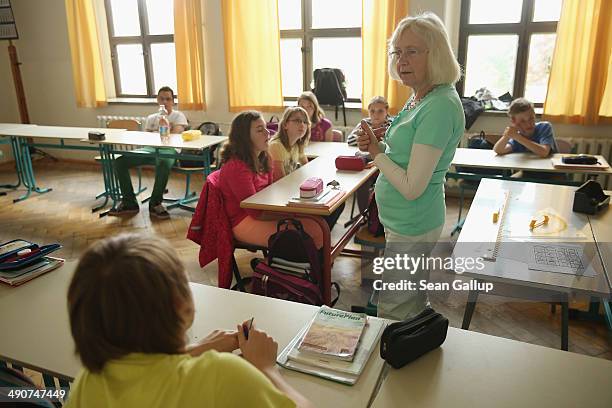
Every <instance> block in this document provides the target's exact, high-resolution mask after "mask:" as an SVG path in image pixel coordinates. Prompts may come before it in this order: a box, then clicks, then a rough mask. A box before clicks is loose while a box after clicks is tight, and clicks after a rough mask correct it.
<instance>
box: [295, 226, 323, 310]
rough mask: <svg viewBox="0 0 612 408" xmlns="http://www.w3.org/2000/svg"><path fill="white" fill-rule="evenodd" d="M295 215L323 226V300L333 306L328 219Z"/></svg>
mask: <svg viewBox="0 0 612 408" xmlns="http://www.w3.org/2000/svg"><path fill="white" fill-rule="evenodd" d="M295 216H297V217H301V218H310V219H312V220H314V221H315V222H316V223H317V224H319V226H320V227H321V231H323V248H322V250H323V265H322V271H321V272H322V275H323V277H322V278H323V302H324V303H325V304H326V305H327V306H331V269H332V262H331V261H332V256H331V255H332V247H331V232H330V231H329V225H327V221H325V220H324V219H323V217H319V216H316V215H306V214H296V215H295Z"/></svg>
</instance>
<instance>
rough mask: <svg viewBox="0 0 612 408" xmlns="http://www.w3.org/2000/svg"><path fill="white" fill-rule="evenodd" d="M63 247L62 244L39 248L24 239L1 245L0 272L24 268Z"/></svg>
mask: <svg viewBox="0 0 612 408" xmlns="http://www.w3.org/2000/svg"><path fill="white" fill-rule="evenodd" d="M61 247H62V246H61V245H60V244H49V245H43V246H38V245H37V244H35V243H33V242H29V241H25V240H23V239H14V240H12V241H8V242H5V243H3V244H0V271H5V270H12V269H18V268H22V267H24V266H27V265H29V264H31V263H33V262H35V261H37V260H39V259H40V258H42V257H43V256H45V255H48V254H50V253H51V252H53V251H56V250H58V249H60V248H61Z"/></svg>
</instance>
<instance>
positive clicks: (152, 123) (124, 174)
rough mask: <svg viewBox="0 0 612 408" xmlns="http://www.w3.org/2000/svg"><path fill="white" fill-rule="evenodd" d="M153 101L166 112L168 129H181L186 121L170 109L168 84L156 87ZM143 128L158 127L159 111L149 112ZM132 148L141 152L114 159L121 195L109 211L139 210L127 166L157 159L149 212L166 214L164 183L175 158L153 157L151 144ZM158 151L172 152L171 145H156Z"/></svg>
mask: <svg viewBox="0 0 612 408" xmlns="http://www.w3.org/2000/svg"><path fill="white" fill-rule="evenodd" d="M157 103H158V104H159V105H164V107H165V108H166V111H167V112H168V122H169V123H170V133H181V132H182V131H184V130H185V127H187V125H188V124H187V118H186V117H185V115H184V114H183V113H182V112H179V111H178V110H175V109H173V107H174V92H173V91H172V89H171V88H169V87H167V86H164V87H162V88H160V89H159V91H158V92H157ZM145 130H146V131H147V132H158V131H159V113H153V114H151V115H149V116H148V117H147V120H146V122H145ZM135 152H138V153H142V154H141V155H138V156H132V155H130V156H121V157H120V158H118V159H117V160H115V162H114V168H115V173H116V174H117V179H118V180H119V187H120V188H121V196H122V197H123V199H122V200H121V203H120V204H119V205H118V206H117V207H115V208H114V209H113V210H111V211H110V212H109V215H123V214H134V213H137V212H138V211H139V210H140V208H139V206H138V201H137V200H136V195H135V194H134V188H133V187H132V180H131V179H130V168H132V167H137V166H141V165H144V164H156V163H157V165H156V167H155V183H154V185H153V191H152V193H151V199H150V200H149V213H150V214H151V216H153V217H156V218H162V219H165V218H169V217H170V215H169V214H168V211H166V208H165V207H164V206H163V205H162V199H163V197H164V190H165V189H166V184H168V178H169V177H170V169H171V168H172V166H173V165H174V160H175V159H171V158H159V159H156V157H155V149H154V148H153V147H143V148H140V149H138V150H135ZM159 152H160V153H162V154H173V153H175V151H174V149H172V148H162V149H159Z"/></svg>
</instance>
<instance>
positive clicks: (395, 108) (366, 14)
mask: <svg viewBox="0 0 612 408" xmlns="http://www.w3.org/2000/svg"><path fill="white" fill-rule="evenodd" d="M408 3H409V1H408V0H363V2H362V10H363V14H362V15H363V17H362V19H363V21H362V28H361V41H362V49H363V54H362V55H363V57H362V58H363V60H362V67H363V79H362V81H363V83H362V90H363V94H362V101H363V105H362V110H363V111H364V112H367V104H368V101H369V100H370V99H372V97H374V96H377V95H382V96H384V97H385V98H387V101H389V110H390V111H391V113H392V114H396V113H397V112H399V111H400V110H401V109H402V107H403V106H404V103H406V100H407V99H408V97H409V96H410V93H411V91H410V89H409V88H408V87H406V86H404V85H402V84H401V83H400V82H397V81H394V80H393V79H391V77H389V73H388V71H387V42H388V40H389V38H391V34H393V31H394V30H395V27H396V26H397V23H399V21H400V20H401V19H402V18H404V17H406V16H407V15H408Z"/></svg>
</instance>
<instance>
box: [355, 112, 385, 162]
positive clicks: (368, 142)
mask: <svg viewBox="0 0 612 408" xmlns="http://www.w3.org/2000/svg"><path fill="white" fill-rule="evenodd" d="M361 129H362V130H363V132H364V133H363V135H360V136H359V138H358V139H357V143H358V145H359V150H363V149H362V145H363V146H364V147H365V150H363V151H367V152H368V153H370V157H372V160H374V158H376V155H378V154H379V153H381V151H380V148H379V147H378V138H377V137H376V135H375V134H374V132H373V131H372V128H371V127H370V125H369V124H368V122H366V121H365V120H362V121H361Z"/></svg>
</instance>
